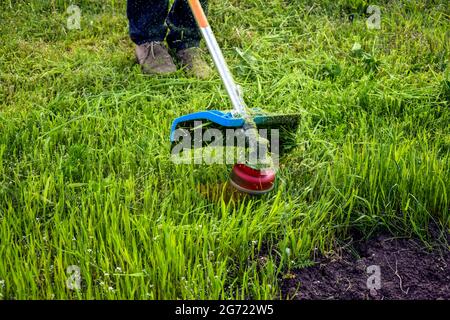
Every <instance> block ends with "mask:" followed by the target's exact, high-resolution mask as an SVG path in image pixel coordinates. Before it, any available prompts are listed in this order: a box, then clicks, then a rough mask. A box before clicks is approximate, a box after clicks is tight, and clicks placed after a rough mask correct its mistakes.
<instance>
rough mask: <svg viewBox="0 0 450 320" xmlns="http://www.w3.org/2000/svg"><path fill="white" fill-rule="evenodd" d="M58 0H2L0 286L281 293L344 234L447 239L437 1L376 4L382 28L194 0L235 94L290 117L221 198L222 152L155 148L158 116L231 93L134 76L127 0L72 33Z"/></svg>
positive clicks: (257, 5) (306, 10)
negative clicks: (295, 124) (259, 164)
mask: <svg viewBox="0 0 450 320" xmlns="http://www.w3.org/2000/svg"><path fill="white" fill-rule="evenodd" d="M70 4H72V3H69V1H37V0H35V1H27V2H25V1H11V0H9V1H8V0H7V1H2V2H1V4H0V22H1V23H0V30H1V32H0V42H1V45H0V133H1V134H0V257H1V259H0V298H3V299H40V298H43V299H52V298H54V299H67V298H69V299H72V298H74V299H78V298H80V299H93V298H95V299H100V298H106V299H131V298H134V299H178V298H179V299H193V298H198V299H206V298H208V299H217V298H222V299H228V298H231V299H234V298H239V299H241V298H242V299H245V298H255V299H269V298H278V297H280V295H281V291H280V283H279V280H278V279H280V278H281V277H282V275H283V274H284V273H285V272H287V271H288V270H289V269H292V268H299V267H302V266H306V265H309V264H310V263H311V257H312V254H313V252H318V253H322V254H326V253H329V252H330V251H331V250H333V248H335V244H336V240H337V239H345V237H346V235H348V233H349V231H350V230H352V229H355V228H356V229H358V230H359V231H360V232H364V233H365V234H366V235H367V236H370V235H371V234H372V233H374V232H376V231H377V230H385V231H386V230H387V231H390V232H392V234H394V235H397V236H415V237H420V238H421V239H422V240H423V241H424V242H425V243H431V241H432V240H431V237H430V234H429V227H430V226H431V225H433V226H438V228H439V230H440V231H441V237H440V239H441V240H443V239H445V236H446V235H447V234H448V231H449V227H450V220H449V202H450V201H449V199H450V183H449V182H450V106H449V101H450V87H449V86H450V75H449V66H448V62H449V43H450V41H449V36H450V32H449V26H450V23H449V16H450V12H449V7H448V3H447V1H445V0H442V1H437V0H436V1H402V2H400V1H399V2H396V1H394V2H392V1H377V2H376V3H373V4H375V5H378V6H379V7H380V8H381V24H380V27H381V29H369V28H368V26H367V24H366V21H367V19H368V18H369V16H368V14H366V13H365V12H366V9H367V6H368V5H369V3H368V2H366V1H362V0H361V1H344V0H338V1H326V0H323V1H291V4H289V3H288V2H287V1H281V0H274V1H257V0H239V1H237V0H223V1H222V0H221V1H219V0H213V1H211V10H210V17H211V22H212V26H213V28H215V30H217V31H218V33H217V37H218V40H219V42H220V45H221V46H222V47H223V48H224V51H225V56H226V58H227V60H228V61H229V62H230V66H231V68H232V71H233V73H234V74H236V78H237V81H238V82H239V83H241V84H242V85H243V87H244V88H246V92H245V95H246V100H247V102H248V104H249V106H251V107H261V108H263V109H265V110H267V111H269V112H279V113H281V112H282V113H291V112H292V113H297V112H299V113H302V115H303V120H302V122H301V125H300V128H299V130H298V132H297V133H296V144H295V145H294V146H293V149H292V152H291V153H290V154H289V155H287V156H285V157H283V158H282V159H281V162H282V168H281V172H280V180H279V181H278V185H277V189H276V191H274V192H273V193H271V194H268V195H265V196H263V197H261V198H243V199H241V198H239V199H237V200H236V199H235V200H231V201H229V200H228V195H227V192H226V191H225V190H226V187H223V188H221V187H220V186H223V183H224V182H225V181H226V180H227V175H228V172H229V170H230V167H229V166H228V167H227V166H221V165H215V166H194V165H175V164H173V163H172V162H171V161H170V152H169V151H170V143H169V129H170V124H171V121H172V120H173V119H174V118H176V117H178V116H181V115H183V114H186V113H188V112H195V111H199V110H203V109H227V108H229V107H230V106H229V103H228V100H227V97H226V95H225V92H224V90H223V89H222V85H221V82H220V80H219V77H218V75H215V77H214V78H213V79H211V80H210V81H199V80H195V79H190V78H187V77H186V76H185V75H184V73H183V71H180V72H178V73H176V74H174V75H171V76H168V77H149V76H145V75H142V74H141V72H140V69H139V67H138V66H136V65H135V63H134V58H133V45H132V43H131V41H130V40H129V38H128V35H127V20H126V16H125V1H112V0H104V1H94V0H80V1H78V2H77V5H79V7H80V9H81V25H80V27H81V29H74V30H69V29H68V28H67V19H68V18H69V16H70V13H67V12H66V10H67V8H68V6H69V5H70ZM350 15H351V17H353V19H349V16H350ZM219 31H220V32H219ZM205 190H206V192H205ZM211 192H212V193H215V194H214V195H213V196H210V194H209V193H211ZM438 238H439V237H438ZM433 241H434V240H433ZM446 245H447V244H446ZM71 266H75V267H71ZM78 276H79V277H78ZM71 280H74V283H75V284H76V285H78V286H75V287H74V286H73V285H68V284H71V282H70V281H71ZM78 280H79V281H78ZM77 281H78V282H77ZM72 284H73V283H72ZM77 288H78V289H79V290H76V289H77ZM73 289H75V290H73Z"/></svg>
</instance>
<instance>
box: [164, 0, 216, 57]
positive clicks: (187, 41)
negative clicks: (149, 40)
mask: <svg viewBox="0 0 450 320" xmlns="http://www.w3.org/2000/svg"><path fill="white" fill-rule="evenodd" d="M200 2H201V4H202V7H203V9H204V10H205V12H207V11H208V1H207V0H201V1H200ZM167 24H168V26H169V29H170V32H169V35H168V36H167V43H168V44H169V47H170V48H172V49H174V50H177V51H178V50H183V49H187V48H191V47H198V46H199V44H200V40H201V34H200V30H199V29H198V27H197V23H196V22H195V19H194V16H193V14H192V11H191V8H190V7H189V4H188V2H187V0H175V3H174V4H173V6H172V9H171V10H170V13H169V17H168V19H167Z"/></svg>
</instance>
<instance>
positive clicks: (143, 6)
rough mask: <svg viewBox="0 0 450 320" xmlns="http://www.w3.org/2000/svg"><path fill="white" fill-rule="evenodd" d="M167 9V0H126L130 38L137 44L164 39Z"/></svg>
mask: <svg viewBox="0 0 450 320" xmlns="http://www.w3.org/2000/svg"><path fill="white" fill-rule="evenodd" d="M168 11H169V0H128V1H127V16H128V21H129V28H130V30H129V32H130V38H131V40H132V41H133V42H134V43H136V44H137V45H141V44H144V43H146V42H152V41H159V42H161V41H164V38H165V37H166V34H167V26H166V25H165V20H166V17H167V12H168Z"/></svg>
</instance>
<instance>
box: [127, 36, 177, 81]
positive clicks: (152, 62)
mask: <svg viewBox="0 0 450 320" xmlns="http://www.w3.org/2000/svg"><path fill="white" fill-rule="evenodd" d="M136 59H137V61H138V63H139V64H140V65H141V67H142V72H144V73H146V74H168V73H172V72H175V71H177V67H176V66H175V63H174V62H173V59H172V57H171V56H170V54H169V51H168V50H167V48H166V46H165V45H164V44H162V43H161V42H157V41H152V42H146V43H144V44H141V45H138V46H136Z"/></svg>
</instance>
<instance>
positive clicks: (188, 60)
mask: <svg viewBox="0 0 450 320" xmlns="http://www.w3.org/2000/svg"><path fill="white" fill-rule="evenodd" d="M176 55H177V58H178V60H179V61H180V63H181V65H182V66H183V67H185V68H186V71H187V72H188V73H189V74H191V75H193V76H195V77H197V78H200V79H208V78H209V77H210V76H211V74H212V70H211V68H210V67H209V65H208V64H207V63H206V61H205V60H204V59H203V58H202V54H201V50H200V49H199V48H188V49H184V50H180V51H178V52H177V53H176Z"/></svg>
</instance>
